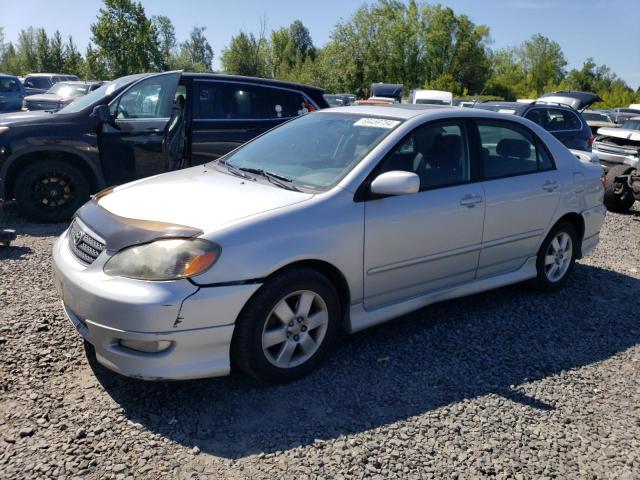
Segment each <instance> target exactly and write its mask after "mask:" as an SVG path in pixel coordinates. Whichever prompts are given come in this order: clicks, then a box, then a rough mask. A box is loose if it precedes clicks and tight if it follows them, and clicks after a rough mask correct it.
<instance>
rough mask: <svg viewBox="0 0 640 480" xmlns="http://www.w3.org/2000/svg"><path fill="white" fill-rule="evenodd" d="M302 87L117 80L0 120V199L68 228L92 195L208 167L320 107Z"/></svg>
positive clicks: (233, 80)
mask: <svg viewBox="0 0 640 480" xmlns="http://www.w3.org/2000/svg"><path fill="white" fill-rule="evenodd" d="M323 93H324V90H322V89H320V88H316V87H311V86H308V85H301V84H296V83H288V82H280V81H276V80H267V79H262V78H250V77H241V76H230V75H217V74H196V73H183V72H165V73H155V74H139V75H131V76H127V77H122V78H119V79H117V80H114V81H112V82H109V83H106V84H104V85H103V86H102V87H100V88H99V89H97V90H95V91H93V92H91V93H89V94H88V95H85V96H84V97H80V98H79V99H78V100H76V101H75V102H73V103H71V104H69V105H68V106H66V107H65V108H63V109H61V110H59V111H58V112H56V113H49V112H21V113H17V114H6V115H0V199H2V198H5V199H12V198H15V200H16V201H17V204H18V208H19V209H20V210H21V212H22V213H24V214H25V215H27V216H29V217H31V218H33V219H36V220H39V221H46V222H54V221H62V220H66V219H68V218H69V217H71V215H72V214H73V213H74V212H75V210H76V209H77V208H78V207H79V206H80V205H82V204H83V203H84V202H85V201H86V200H87V199H88V197H89V195H90V194H91V193H92V192H97V191H98V190H101V189H104V188H106V187H109V186H112V185H118V184H121V183H125V182H129V181H132V180H135V179H138V178H142V177H147V176H150V175H156V174H159V173H163V172H166V171H170V170H176V169H179V168H184V167H188V166H193V165H199V164H202V163H205V162H208V161H210V160H214V159H216V158H218V157H220V156H222V155H224V154H226V153H227V152H229V151H231V150H233V149H234V148H236V147H237V146H239V145H241V144H243V143H244V142H246V141H248V140H251V139H252V138H254V137H255V136H257V135H259V134H261V133H263V132H265V131H266V130H269V129H270V128H273V127H275V126H277V125H279V124H281V123H283V122H285V121H287V120H289V119H291V118H293V117H296V116H298V115H301V114H303V113H306V112H308V111H312V110H316V109H320V108H327V107H328V104H327V102H326V101H325V99H324V98H323V96H322V95H323Z"/></svg>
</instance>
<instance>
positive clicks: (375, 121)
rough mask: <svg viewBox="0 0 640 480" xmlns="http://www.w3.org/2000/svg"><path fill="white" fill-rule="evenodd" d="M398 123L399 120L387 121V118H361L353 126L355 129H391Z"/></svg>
mask: <svg viewBox="0 0 640 480" xmlns="http://www.w3.org/2000/svg"><path fill="white" fill-rule="evenodd" d="M399 123H400V120H389V119H388V118H361V119H360V120H358V121H357V122H356V123H354V124H353V125H354V126H355V127H373V128H388V129H390V128H393V127H395V126H396V125H398V124H399Z"/></svg>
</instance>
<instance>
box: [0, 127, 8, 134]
mask: <svg viewBox="0 0 640 480" xmlns="http://www.w3.org/2000/svg"><path fill="white" fill-rule="evenodd" d="M8 130H9V127H0V133H4V132H6V131H8Z"/></svg>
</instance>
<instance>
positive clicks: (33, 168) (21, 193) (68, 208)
mask: <svg viewBox="0 0 640 480" xmlns="http://www.w3.org/2000/svg"><path fill="white" fill-rule="evenodd" d="M14 191H15V197H16V200H17V202H18V208H19V209H20V211H21V212H22V213H23V214H24V215H26V216H27V217H30V218H32V219H34V220H37V221H39V222H62V221H65V220H69V218H71V216H72V215H73V214H74V213H75V211H76V210H77V209H78V208H80V206H82V204H83V203H85V202H86V201H87V200H88V199H89V193H90V191H89V182H88V181H87V178H86V177H85V176H84V174H83V173H82V172H81V171H80V170H79V169H77V168H76V167H74V166H73V165H70V164H68V163H65V162H60V161H56V160H46V161H43V162H37V163H34V164H32V165H29V166H28V167H27V168H25V169H24V170H23V171H22V172H20V174H19V175H18V178H17V179H16V183H15V188H14Z"/></svg>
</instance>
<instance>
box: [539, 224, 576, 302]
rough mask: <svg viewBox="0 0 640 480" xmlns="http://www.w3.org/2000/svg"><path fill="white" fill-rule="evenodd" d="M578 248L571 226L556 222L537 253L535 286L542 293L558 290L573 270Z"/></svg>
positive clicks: (573, 229)
mask: <svg viewBox="0 0 640 480" xmlns="http://www.w3.org/2000/svg"><path fill="white" fill-rule="evenodd" d="M578 248H579V244H578V236H577V234H576V229H575V228H574V227H573V225H571V224H570V223H569V222H567V221H564V220H563V221H560V222H558V223H557V224H556V225H555V226H554V227H553V228H552V229H551V231H550V232H549V234H548V235H547V237H546V238H545V239H544V242H542V246H541V247H540V250H539V251H538V258H537V260H536V267H537V271H538V275H537V277H536V278H535V280H534V284H535V286H536V287H537V288H538V289H539V290H542V291H553V290H557V289H558V288H560V287H561V286H562V285H563V284H564V283H565V282H566V281H567V278H568V277H569V274H570V273H571V270H573V266H574V264H575V261H576V256H577V254H578Z"/></svg>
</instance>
